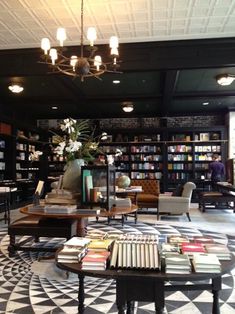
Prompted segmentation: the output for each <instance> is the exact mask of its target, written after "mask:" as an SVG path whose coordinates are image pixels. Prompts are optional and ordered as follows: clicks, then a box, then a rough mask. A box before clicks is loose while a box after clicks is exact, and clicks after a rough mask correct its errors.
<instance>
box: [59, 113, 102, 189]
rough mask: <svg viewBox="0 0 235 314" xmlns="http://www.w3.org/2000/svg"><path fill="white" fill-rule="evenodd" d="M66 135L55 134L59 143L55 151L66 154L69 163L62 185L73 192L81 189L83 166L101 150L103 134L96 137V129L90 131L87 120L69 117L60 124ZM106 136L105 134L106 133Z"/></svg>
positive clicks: (62, 154)
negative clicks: (100, 144)
mask: <svg viewBox="0 0 235 314" xmlns="http://www.w3.org/2000/svg"><path fill="white" fill-rule="evenodd" d="M60 128H61V130H62V131H63V132H65V135H64V136H60V135H57V134H54V137H53V141H54V142H55V143H58V146H57V147H56V148H55V152H56V153H57V154H58V155H59V156H65V158H66V161H67V164H66V166H65V173H64V177H63V185H62V187H63V188H64V189H67V190H71V191H73V192H80V191H81V185H80V183H81V180H80V176H81V167H82V166H84V165H85V163H86V162H89V161H92V160H93V159H94V158H95V157H94V156H95V154H97V153H99V152H100V149H99V147H98V146H99V140H101V139H102V136H103V134H102V135H101V136H97V137H94V132H95V130H92V131H90V129H89V124H88V121H87V120H80V121H78V120H75V119H72V118H67V119H65V120H64V121H63V123H62V124H61V125H60ZM104 136H105V135H104Z"/></svg>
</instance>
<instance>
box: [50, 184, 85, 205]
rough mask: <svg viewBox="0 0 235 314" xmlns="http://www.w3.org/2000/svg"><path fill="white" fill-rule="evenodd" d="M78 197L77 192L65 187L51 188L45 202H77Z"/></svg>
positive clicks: (73, 203)
mask: <svg viewBox="0 0 235 314" xmlns="http://www.w3.org/2000/svg"><path fill="white" fill-rule="evenodd" d="M79 198H80V194H79V193H74V192H71V191H69V190H65V189H59V188H58V189H53V190H52V191H51V192H49V193H47V195H46V197H45V203H46V204H70V205H75V204H78V201H79Z"/></svg>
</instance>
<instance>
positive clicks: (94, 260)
mask: <svg viewBox="0 0 235 314" xmlns="http://www.w3.org/2000/svg"><path fill="white" fill-rule="evenodd" d="M109 256H110V252H109V251H88V253H87V254H86V256H85V257H84V258H83V259H82V265H100V264H106V262H107V259H108V258H109Z"/></svg>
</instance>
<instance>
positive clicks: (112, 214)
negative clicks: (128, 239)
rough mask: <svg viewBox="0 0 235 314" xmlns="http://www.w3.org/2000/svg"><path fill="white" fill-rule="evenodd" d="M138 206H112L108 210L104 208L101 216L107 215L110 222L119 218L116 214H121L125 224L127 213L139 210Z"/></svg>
mask: <svg viewBox="0 0 235 314" xmlns="http://www.w3.org/2000/svg"><path fill="white" fill-rule="evenodd" d="M137 209H138V207H137V206H136V205H133V204H132V205H131V206H130V207H115V206H114V207H112V208H111V209H110V210H109V211H108V210H103V211H101V213H100V215H99V217H107V218H108V223H109V222H110V221H111V220H112V219H115V220H117V218H114V217H115V216H116V215H121V218H120V219H121V222H122V225H124V221H125V215H128V214H130V213H135V212H136V211H137Z"/></svg>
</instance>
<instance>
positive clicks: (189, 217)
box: [186, 213, 191, 221]
mask: <svg viewBox="0 0 235 314" xmlns="http://www.w3.org/2000/svg"><path fill="white" fill-rule="evenodd" d="M186 215H187V217H188V220H189V221H191V218H190V215H189V213H186Z"/></svg>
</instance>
